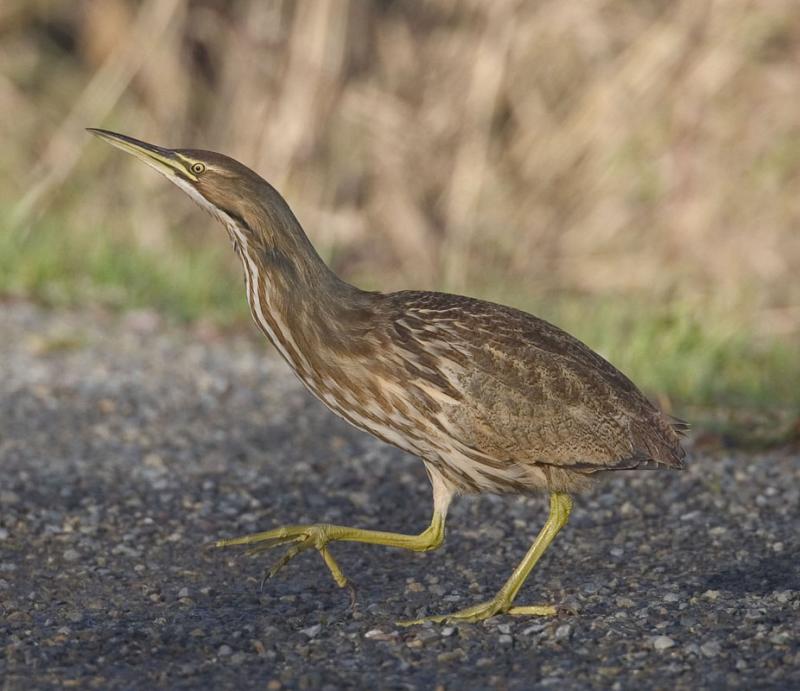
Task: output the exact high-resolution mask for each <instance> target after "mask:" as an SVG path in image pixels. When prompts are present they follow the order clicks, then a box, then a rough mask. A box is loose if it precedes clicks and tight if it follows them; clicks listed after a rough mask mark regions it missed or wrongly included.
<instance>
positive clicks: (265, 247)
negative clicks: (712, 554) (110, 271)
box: [91, 129, 685, 623]
mask: <svg viewBox="0 0 800 691" xmlns="http://www.w3.org/2000/svg"><path fill="white" fill-rule="evenodd" d="M91 132H93V133H94V134H96V135H98V136H99V137H101V138H102V139H105V140H106V141H108V142H109V143H111V144H113V145H114V146H116V147H118V148H120V149H122V150H123V151H127V152H128V153H131V154H133V155H134V156H136V157H137V158H140V159H141V160H143V161H144V162H145V163H147V164H148V165H150V166H152V167H153V168H155V169H156V170H158V171H159V172H160V173H162V174H163V175H165V176H166V177H167V178H169V179H170V180H171V181H172V182H174V183H175V184H176V185H178V187H180V188H181V189H182V190H184V191H185V192H186V193H187V194H188V195H189V196H190V197H192V199H194V200H195V201H196V202H198V203H199V204H200V206H201V207H203V208H204V209H206V210H207V211H209V212H210V213H211V214H212V215H213V216H215V217H216V218H217V219H218V220H219V221H221V222H222V224H223V225H224V226H225V228H226V229H227V231H228V235H229V236H230V239H231V241H232V243H233V249H234V251H235V252H236V253H237V254H238V256H239V258H240V259H241V261H242V265H243V267H244V278H245V284H246V288H247V301H248V303H249V305H250V310H251V312H252V314H253V318H254V319H255V322H256V324H257V325H258V326H259V328H260V329H261V330H262V331H263V332H264V333H265V334H266V336H267V337H268V338H269V340H270V341H271V342H272V344H273V345H274V346H275V348H276V349H277V350H278V352H279V353H280V354H281V355H282V356H283V358H284V359H285V360H286V362H287V363H288V364H289V366H290V367H291V368H292V370H293V371H294V372H295V374H296V375H297V376H298V377H299V378H300V380H301V381H302V382H303V384H305V385H306V387H308V389H309V390H310V391H311V392H312V393H313V394H314V395H315V396H316V397H317V398H319V399H320V400H321V401H322V402H323V403H325V405H327V406H328V407H329V408H330V409H331V410H332V411H333V412H335V413H336V414H337V415H340V416H341V417H343V418H344V419H345V420H347V421H348V422H350V423H352V424H353V425H355V426H356V427H358V428H359V429H361V430H364V431H366V432H369V433H370V434H373V435H375V436H376V437H378V438H379V439H382V440H384V441H386V442H389V443H390V444H394V445H396V446H398V447H400V448H401V449H404V450H405V451H408V452H410V453H412V454H415V455H417V456H419V457H420V458H421V459H422V461H423V463H424V464H425V468H426V470H427V472H428V476H429V478H430V481H431V484H432V485H433V518H432V520H431V524H430V526H428V528H426V529H425V530H424V531H423V532H422V533H420V534H419V535H402V534H397V533H390V532H382V531H375V530H362V529H360V528H350V527H345V526H339V525H329V524H314V525H288V526H283V527H280V528H275V529H273V530H268V531H266V532H263V533H256V534H253V535H247V536H244V537H239V538H235V539H229V540H220V541H218V542H217V543H216V545H217V546H219V547H227V546H230V545H249V546H251V552H253V553H258V552H262V551H264V550H267V549H270V548H272V547H275V546H277V545H289V549H288V551H287V552H286V554H285V555H284V556H283V557H282V558H281V559H280V560H279V561H278V563H277V564H276V565H275V566H274V567H273V568H272V569H271V571H270V572H269V574H270V575H274V574H275V573H276V572H277V571H278V570H279V569H280V568H281V567H283V566H284V565H285V564H286V563H287V562H288V561H289V560H290V559H292V558H293V557H295V556H297V555H298V554H299V553H300V552H302V551H304V550H307V549H311V548H313V549H316V550H317V551H318V552H319V553H320V554H321V555H322V558H323V559H324V561H325V564H326V565H327V567H328V569H329V570H330V572H331V574H332V575H333V578H334V580H335V581H336V583H337V584H338V585H339V586H345V585H346V584H347V579H346V578H345V576H344V574H343V573H342V570H341V568H340V567H339V565H338V564H337V563H336V561H335V559H334V558H333V555H332V554H331V552H330V550H329V545H330V543H331V542H333V541H336V540H348V541H353V542H365V543H370V544H376V545H388V546H390V547H402V548H404V549H409V550H414V551H427V550H432V549H435V548H437V547H438V546H439V545H441V543H442V540H443V539H444V522H445V516H446V515H447V508H448V506H449V504H450V500H451V499H452V498H453V496H454V495H455V494H458V493H476V492H496V493H521V494H527V493H531V492H533V491H535V490H546V491H547V492H549V494H550V515H549V517H548V519H547V522H546V523H545V525H544V527H543V528H542V530H541V532H540V533H539V535H538V536H537V537H536V539H535V541H534V543H533V545H532V546H531V548H530V550H529V551H528V553H527V554H526V555H525V557H524V558H523V560H522V562H521V563H520V564H519V566H517V568H516V569H515V571H514V572H513V574H512V575H511V577H510V578H509V579H508V581H506V583H505V584H504V585H503V587H502V588H501V589H500V591H499V592H498V593H497V595H496V596H495V597H494V598H492V599H491V600H489V601H488V602H484V603H481V604H478V605H475V606H473V607H469V608H467V609H464V610H461V611H459V612H454V613H452V614H445V615H441V616H434V617H430V619H431V620H433V621H446V620H466V621H477V620H480V619H485V618H487V617H490V616H492V615H494V614H498V613H507V614H540V615H548V614H554V613H555V612H556V608H555V607H554V606H552V605H536V606H517V605H514V604H513V603H514V599H515V597H516V595H517V593H518V592H519V589H520V588H521V587H522V584H523V583H524V582H525V579H526V578H527V576H528V574H529V573H530V571H531V569H532V568H533V567H534V565H535V564H536V562H537V561H538V560H539V557H541V555H542V553H543V552H544V551H545V550H546V549H547V547H548V545H549V544H550V543H551V542H552V540H553V538H555V536H556V534H557V533H558V531H559V530H560V529H561V528H562V527H563V526H564V524H565V523H566V522H567V519H568V517H569V514H570V510H571V509H572V499H571V496H570V495H571V494H572V493H574V492H576V491H578V490H581V489H583V488H585V487H587V486H588V485H590V484H591V480H592V479H593V478H595V477H597V476H598V475H600V474H601V473H604V472H605V471H613V470H629V469H633V468H639V467H641V466H645V465H653V466H661V467H665V468H681V467H682V464H683V458H684V455H685V453H684V451H683V449H682V448H681V444H680V436H681V433H682V432H683V430H684V429H685V424H684V423H681V422H680V421H677V420H670V419H668V418H666V417H665V416H664V415H663V414H662V413H661V412H659V411H658V410H657V409H656V408H655V407H654V406H653V405H652V404H651V403H650V402H649V401H648V400H647V399H646V398H645V397H644V395H642V393H641V392H640V391H639V390H638V389H637V388H636V386H635V385H634V384H633V383H632V382H631V381H630V380H629V379H628V378H627V377H625V375H623V374H622V373H620V372H619V371H618V370H617V369H615V368H614V367H613V366H612V365H610V364H609V363H608V362H607V361H606V360H604V359H603V358H602V357H600V356H599V355H598V354H597V353H595V352H593V351H592V350H590V349H589V348H588V347H587V346H585V345H584V344H583V343H581V342H580V341H578V340H577V339H575V338H573V337H572V336H570V335H569V334H567V333H565V332H564V331H562V330H560V329H558V328H557V327H555V326H552V325H551V324H549V323H547V322H545V321H543V320H541V319H538V318H536V317H534V316H531V315H530V314H526V313H524V312H521V311H519V310H516V309H512V308H510V307H504V306H502V305H497V304H492V303H489V302H484V301H481V300H475V299H472V298H468V297H462V296H458V295H447V294H443V293H432V292H416V291H403V292H398V293H389V294H384V293H378V292H365V291H363V290H359V289H358V288H356V287H354V286H352V285H349V284H348V283H345V282H344V281H342V280H341V279H340V278H338V277H337V276H336V275H335V274H334V273H333V272H332V271H331V270H330V269H329V268H328V267H327V266H326V265H325V263H324V262H323V261H322V259H320V257H319V255H317V253H316V252H315V250H314V248H313V246H312V245H311V243H310V241H309V240H308V238H307V237H306V235H305V233H304V232H303V229H302V228H301V226H300V223H299V222H298V221H297V219H296V218H295V216H294V214H293V213H292V211H291V210H290V209H289V206H288V205H287V204H286V202H285V201H284V199H283V198H282V197H281V196H280V194H278V192H277V191H276V190H275V189H274V188H273V187H271V186H270V185H269V184H268V183H267V182H265V181H264V180H263V179H261V178H260V177H259V176H258V175H256V174H255V173H254V172H253V171H251V170H249V169H248V168H246V167H245V166H243V165H242V164H241V163H238V162H237V161H234V160H232V159H230V158H228V157H227V156H223V155H221V154H217V153H213V152H210V151H198V150H193V149H174V150H173V149H164V148H161V147H158V146H154V145H152V144H147V143H145V142H141V141H138V140H136V139H132V138H131V137H127V136H125V135H121V134H115V133H113V132H107V131H104V130H95V129H93V130H91ZM406 623H411V622H406Z"/></svg>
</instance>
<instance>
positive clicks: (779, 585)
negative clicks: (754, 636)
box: [707, 554, 800, 595]
mask: <svg viewBox="0 0 800 691" xmlns="http://www.w3.org/2000/svg"><path fill="white" fill-rule="evenodd" d="M707 586H708V588H709V589H710V590H723V591H727V592H730V593H733V594H737V595H745V594H755V595H767V594H768V593H772V592H775V591H779V590H800V569H798V567H797V556H796V555H794V556H792V555H791V554H775V555H769V556H765V557H757V556H754V557H753V560H752V562H750V563H749V564H748V565H746V566H744V565H739V564H737V565H735V566H731V567H729V568H725V567H723V568H721V569H719V570H717V571H716V572H715V573H713V574H711V575H710V576H709V577H708V581H707Z"/></svg>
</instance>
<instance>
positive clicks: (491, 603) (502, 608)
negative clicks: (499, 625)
mask: <svg viewBox="0 0 800 691" xmlns="http://www.w3.org/2000/svg"><path fill="white" fill-rule="evenodd" d="M496 614H510V615H512V616H539V617H550V616H554V615H556V614H558V609H557V608H556V607H555V606H554V605H525V606H513V605H512V604H511V601H510V600H508V599H507V598H504V597H503V596H502V595H497V596H496V597H494V598H492V599H491V600H488V601H487V602H481V603H480V604H477V605H473V606H472V607H467V608H466V609H462V610H459V611H458V612H452V613H451V614H437V615H434V616H432V617H423V618H422V619H412V620H409V621H398V622H397V625H398V626H414V625H415V624H422V623H424V622H426V621H430V622H433V623H434V624H444V623H454V622H459V621H464V622H470V623H474V622H476V621H482V620H484V619H488V618H489V617H493V616H495V615H496Z"/></svg>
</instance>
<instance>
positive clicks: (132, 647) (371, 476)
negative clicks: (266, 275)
mask: <svg viewBox="0 0 800 691" xmlns="http://www.w3.org/2000/svg"><path fill="white" fill-rule="evenodd" d="M0 334H1V335H2V338H0V468H2V474H1V475H0V647H1V648H2V650H3V652H4V655H2V656H0V678H1V679H2V680H3V684H2V686H3V688H4V689H30V688H50V687H61V686H71V687H77V688H81V689H90V688H99V689H106V688H126V689H130V688H174V689H183V688H225V687H233V686H234V685H236V687H237V688H259V689H265V688H266V689H281V688H328V689H335V688H341V687H370V688H437V687H438V688H444V689H452V688H460V689H470V688H486V687H492V688H501V689H502V688H509V689H527V688H557V689H571V688H588V687H603V688H625V689H627V688H636V689H642V688H687V689H696V688H701V687H704V688H723V687H727V688H732V687H738V688H747V689H754V688H767V687H771V688H791V687H794V688H798V687H799V686H800V642H799V639H800V616H798V615H799V614H800V570H799V569H798V566H797V552H798V545H799V538H798V528H799V527H800V516H799V515H798V505H800V501H799V499H800V456H799V455H798V454H797V452H796V451H795V452H786V451H784V452H772V453H764V454H745V453H743V452H737V451H724V452H717V453H715V454H711V455H708V454H701V453H699V452H698V453H696V454H695V455H694V456H695V457H694V458H693V459H692V462H691V466H690V468H689V470H688V471H687V472H684V473H667V472H640V473H638V474H630V475H627V476H623V475H619V476H617V477H615V478H612V479H611V480H609V481H608V482H607V483H605V484H603V485H601V486H600V487H599V488H598V489H597V490H596V491H595V492H594V493H593V494H592V495H588V496H585V497H580V498H579V499H578V501H577V502H576V510H575V512H574V513H573V519H572V521H571V522H570V524H569V526H568V527H567V528H566V529H565V530H564V532H563V533H562V534H561V535H560V536H559V538H558V539H557V540H556V542H555V544H554V546H553V547H552V548H551V550H550V551H549V552H548V553H547V554H546V555H545V557H544V559H543V560H542V562H541V564H540V568H538V569H537V570H536V571H534V575H533V576H532V577H531V579H530V581H529V582H528V585H527V586H526V588H525V589H524V591H523V593H522V595H521V597H520V601H521V602H531V603H535V602H556V603H563V604H566V605H568V606H570V607H572V608H573V609H574V610H575V612H576V614H573V615H563V616H560V617H558V618H555V619H531V618H515V617H497V618H495V619H493V620H491V621H489V622H487V623H484V624H478V625H459V626H428V625H426V626H421V627H415V628H411V629H400V628H398V627H397V626H396V625H395V623H394V622H395V621H396V620H397V619H402V618H406V617H411V616H416V615H421V614H425V613H431V614H432V613H438V612H441V611H446V610H452V609H454V608H457V607H461V606H464V605H466V604H468V603H471V602H474V601H477V600H479V599H481V598H483V599H485V598H488V597H489V596H490V595H492V594H493V593H494V591H495V590H496V589H497V588H498V587H499V586H500V584H501V583H502V581H503V580H504V579H505V578H506V577H507V576H508V574H509V572H510V570H511V569H512V568H513V566H514V565H515V564H516V562H517V560H519V558H520V557H521V556H522V554H523V552H524V551H525V550H526V549H527V547H528V545H529V542H530V540H531V539H532V537H533V535H534V534H535V533H536V532H537V531H538V529H539V527H540V526H541V524H542V522H543V521H544V519H545V512H546V500H545V498H544V497H532V498H515V497H492V496H485V497H479V498H462V499H460V500H458V501H457V502H456V504H455V506H454V507H453V509H452V511H451V515H450V520H449V524H448V528H449V533H448V537H447V541H446V542H445V545H444V547H443V548H442V549H440V550H439V551H437V552H431V553H428V554H408V553H405V552H402V551H399V550H391V549H386V548H382V547H375V546H367V545H348V544H341V545H334V550H333V551H334V552H335V553H336V555H337V556H338V557H339V562H340V563H341V565H342V567H343V569H344V571H345V573H347V574H349V575H350V576H351V578H352V579H353V580H354V581H355V583H356V585H357V592H358V597H357V604H356V605H355V608H354V609H351V608H350V598H349V596H348V594H347V592H346V591H342V590H339V589H338V588H336V586H335V585H334V584H333V582H332V580H331V579H330V578H329V577H328V575H327V572H326V571H325V570H324V568H323V565H322V562H321V560H320V559H319V557H318V556H317V555H316V554H313V553H307V554H304V555H301V556H300V557H298V559H296V560H295V561H294V562H293V563H291V564H290V565H289V566H288V567H287V568H286V569H285V571H284V572H283V573H282V574H281V575H280V576H279V577H278V578H277V579H274V580H272V581H268V582H267V583H266V584H265V585H264V587H263V589H260V587H259V586H260V581H261V576H262V573H263V567H264V566H265V565H267V564H269V563H270V561H269V559H265V558H264V557H263V556H262V557H259V558H256V559H251V558H247V557H245V556H243V555H240V554H237V553H230V552H218V551H214V550H211V549H208V548H207V544H208V542H209V541H210V540H212V539H214V538H217V537H221V536H228V535H233V534H237V533H242V532H249V531H253V530H259V529H266V528H268V527H271V526H274V525H277V524H279V523H282V522H297V521H315V520H326V521H336V522H345V523H350V524H354V525H360V526H364V527H369V528H389V529H395V530H404V531H406V532H409V531H418V530H420V529H422V528H423V527H424V526H425V525H427V521H428V519H429V512H430V496H429V486H428V483H427V480H426V477H425V473H424V471H423V468H422V464H421V463H419V462H418V461H416V460H415V459H413V458H411V457H409V456H407V455H405V454H403V453H401V452H400V451H397V450H396V449H393V448H390V447H387V446H385V445H383V444H381V443H380V442H378V441H376V440H373V439H371V438H370V437H368V436H366V435H364V434H362V433H360V432H358V431H356V430H353V429H352V428H350V427H349V426H347V425H346V424H345V423H343V422H341V421H339V420H338V419H336V418H335V417H334V416H333V415H332V414H331V413H329V412H328V411H327V410H326V409H325V408H323V407H322V405H321V404H319V403H317V402H316V401H315V400H314V399H313V398H312V397H311V396H310V395H309V394H307V393H306V392H305V390H304V389H303V388H302V387H301V385H300V384H299V383H298V382H297V381H296V380H295V379H294V377H293V376H292V375H291V374H290V373H289V372H288V370H287V368H286V367H285V366H284V364H283V363H282V362H280V361H279V360H278V359H277V358H275V357H274V356H273V354H272V353H271V351H270V350H268V348H267V347H266V346H265V345H264V344H263V343H262V342H260V341H259V340H258V339H256V338H251V337H250V336H248V335H226V336H225V337H221V336H220V335H219V334H215V333H214V332H213V331H212V330H210V329H203V328H200V327H198V328H195V329H193V330H185V329H177V328H174V327H170V326H168V325H165V324H163V323H161V322H160V320H159V319H158V318H157V317H156V316H154V315H152V314H148V313H132V314H129V315H128V316H126V317H123V318H117V317H110V316H108V315H104V314H102V313H92V312H83V313H80V314H78V313H65V312H61V313H52V312H47V311H42V310H40V309H38V308H34V307H31V306H29V305H25V304H6V305H3V306H2V307H0Z"/></svg>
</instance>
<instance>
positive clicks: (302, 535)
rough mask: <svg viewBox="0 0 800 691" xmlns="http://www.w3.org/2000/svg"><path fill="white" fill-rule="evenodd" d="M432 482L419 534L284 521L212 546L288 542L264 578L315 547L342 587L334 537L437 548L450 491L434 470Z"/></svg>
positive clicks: (265, 546)
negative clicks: (426, 519) (428, 513)
mask: <svg viewBox="0 0 800 691" xmlns="http://www.w3.org/2000/svg"><path fill="white" fill-rule="evenodd" d="M431 482H432V484H433V518H432V519H431V524H430V525H429V526H428V527H427V528H426V529H425V530H423V531H422V532H421V533H420V534H419V535H404V534H402V533H390V532H385V531H382V530H364V529H362V528H350V527H348V526H344V525H331V524H329V523H314V524H310V525H285V526H281V527H280V528H274V529H273V530H267V531H266V532H263V533H254V534H252V535H245V536H243V537H236V538H231V539H228V540H218V541H217V542H216V543H215V546H216V547H233V546H235V545H250V549H249V550H248V552H247V553H248V554H260V553H261V552H266V551H267V550H269V549H272V548H273V547H278V546H280V545H291V546H290V547H289V549H288V550H287V551H286V553H285V554H284V555H283V556H282V557H281V558H280V559H279V560H278V562H277V563H276V564H275V565H274V566H273V567H272V568H271V569H269V571H267V574H266V577H267V578H271V577H272V576H274V575H275V574H277V573H278V571H280V570H281V569H282V568H283V567H284V566H286V564H288V563H289V562H290V561H291V560H292V559H293V558H294V557H296V556H297V555H298V554H300V553H301V552H304V551H305V550H307V549H311V548H314V549H316V550H317V551H318V552H319V553H320V554H321V555H322V558H323V560H324V561H325V565H326V566H327V567H328V570H329V571H330V572H331V575H332V576H333V580H334V581H336V584H337V585H338V586H339V587H340V588H344V587H345V586H346V585H347V584H348V583H347V577H346V576H345V575H344V573H342V569H341V568H340V567H339V565H338V564H337V563H336V560H335V559H334V558H333V555H332V554H331V553H330V550H329V549H328V543H329V542H333V541H335V540H342V541H346V542H363V543H366V544H370V545H385V546H387V547H399V548H401V549H409V550H412V551H414V552H427V551H429V550H432V549H436V548H437V547H439V545H441V544H442V542H443V541H444V522H445V517H446V516H447V508H448V506H449V505H450V500H451V499H452V496H453V493H452V490H450V489H449V488H448V487H447V486H445V484H444V482H443V481H442V480H441V478H440V477H439V475H438V474H437V473H435V472H431Z"/></svg>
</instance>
